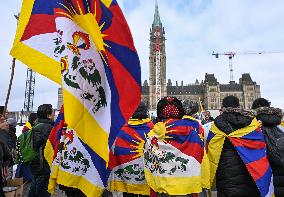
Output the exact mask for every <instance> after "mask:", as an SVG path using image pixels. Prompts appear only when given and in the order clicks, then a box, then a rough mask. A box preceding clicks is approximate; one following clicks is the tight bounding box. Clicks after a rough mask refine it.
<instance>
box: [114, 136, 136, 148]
mask: <svg viewBox="0 0 284 197" xmlns="http://www.w3.org/2000/svg"><path fill="white" fill-rule="evenodd" d="M130 145H131V143H130V142H128V141H126V140H124V139H121V138H119V137H118V138H116V140H115V146H116V147H122V148H132V147H131V146H130Z"/></svg>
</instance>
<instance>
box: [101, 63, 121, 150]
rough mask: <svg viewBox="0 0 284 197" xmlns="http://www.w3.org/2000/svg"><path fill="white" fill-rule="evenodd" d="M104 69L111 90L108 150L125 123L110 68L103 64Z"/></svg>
mask: <svg viewBox="0 0 284 197" xmlns="http://www.w3.org/2000/svg"><path fill="white" fill-rule="evenodd" d="M104 68H105V73H106V76H107V80H108V83H109V86H110V90H111V108H110V109H111V127H110V133H109V138H108V145H109V148H110V147H111V146H112V144H113V142H114V140H115V138H116V136H117V134H118V132H119V130H120V128H121V127H122V126H123V124H124V123H125V120H124V118H123V116H122V114H121V111H120V107H119V105H118V103H119V95H118V91H117V89H116V86H115V84H114V80H113V77H112V73H111V70H110V67H109V66H107V65H105V64H104Z"/></svg>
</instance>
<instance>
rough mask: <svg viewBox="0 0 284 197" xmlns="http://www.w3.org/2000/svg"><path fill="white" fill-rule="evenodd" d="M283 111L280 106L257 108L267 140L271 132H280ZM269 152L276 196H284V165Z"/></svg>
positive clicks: (258, 117)
mask: <svg viewBox="0 0 284 197" xmlns="http://www.w3.org/2000/svg"><path fill="white" fill-rule="evenodd" d="M281 118H282V111H281V109H278V108H273V107H264V108H259V109H257V119H258V120H261V121H262V130H263V133H264V136H265V139H266V141H267V140H269V139H268V138H269V133H278V132H279V129H278V128H277V126H278V125H279V124H281ZM271 157H272V156H271V154H270V153H269V152H268V159H269V162H270V165H271V168H272V172H273V184H274V191H275V197H283V196H284V167H283V166H280V165H279V164H278V163H277V161H273V160H272V159H271Z"/></svg>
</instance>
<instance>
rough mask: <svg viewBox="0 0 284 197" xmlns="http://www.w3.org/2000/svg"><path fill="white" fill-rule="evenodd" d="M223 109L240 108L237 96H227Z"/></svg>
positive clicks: (223, 102)
mask: <svg viewBox="0 0 284 197" xmlns="http://www.w3.org/2000/svg"><path fill="white" fill-rule="evenodd" d="M222 107H224V108H228V107H232V108H237V107H240V101H239V99H238V98H237V97H235V96H227V97H225V98H224V99H223V101H222Z"/></svg>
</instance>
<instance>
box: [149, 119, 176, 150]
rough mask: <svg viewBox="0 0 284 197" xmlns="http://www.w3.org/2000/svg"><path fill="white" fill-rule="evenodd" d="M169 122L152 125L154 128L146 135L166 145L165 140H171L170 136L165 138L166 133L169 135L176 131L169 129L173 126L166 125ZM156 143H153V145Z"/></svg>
mask: <svg viewBox="0 0 284 197" xmlns="http://www.w3.org/2000/svg"><path fill="white" fill-rule="evenodd" d="M170 121H171V119H169V120H168V121H166V122H158V123H156V124H155V125H154V128H153V129H152V130H151V131H150V132H149V133H148V136H149V137H153V138H156V139H159V140H161V141H162V142H164V143H167V140H168V139H170V138H172V137H170V136H167V135H166V134H167V133H171V132H174V131H177V130H175V129H170V128H171V127H172V126H174V125H168V123H169V122H170ZM153 142H154V141H153ZM155 144H156V143H154V145H155Z"/></svg>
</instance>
